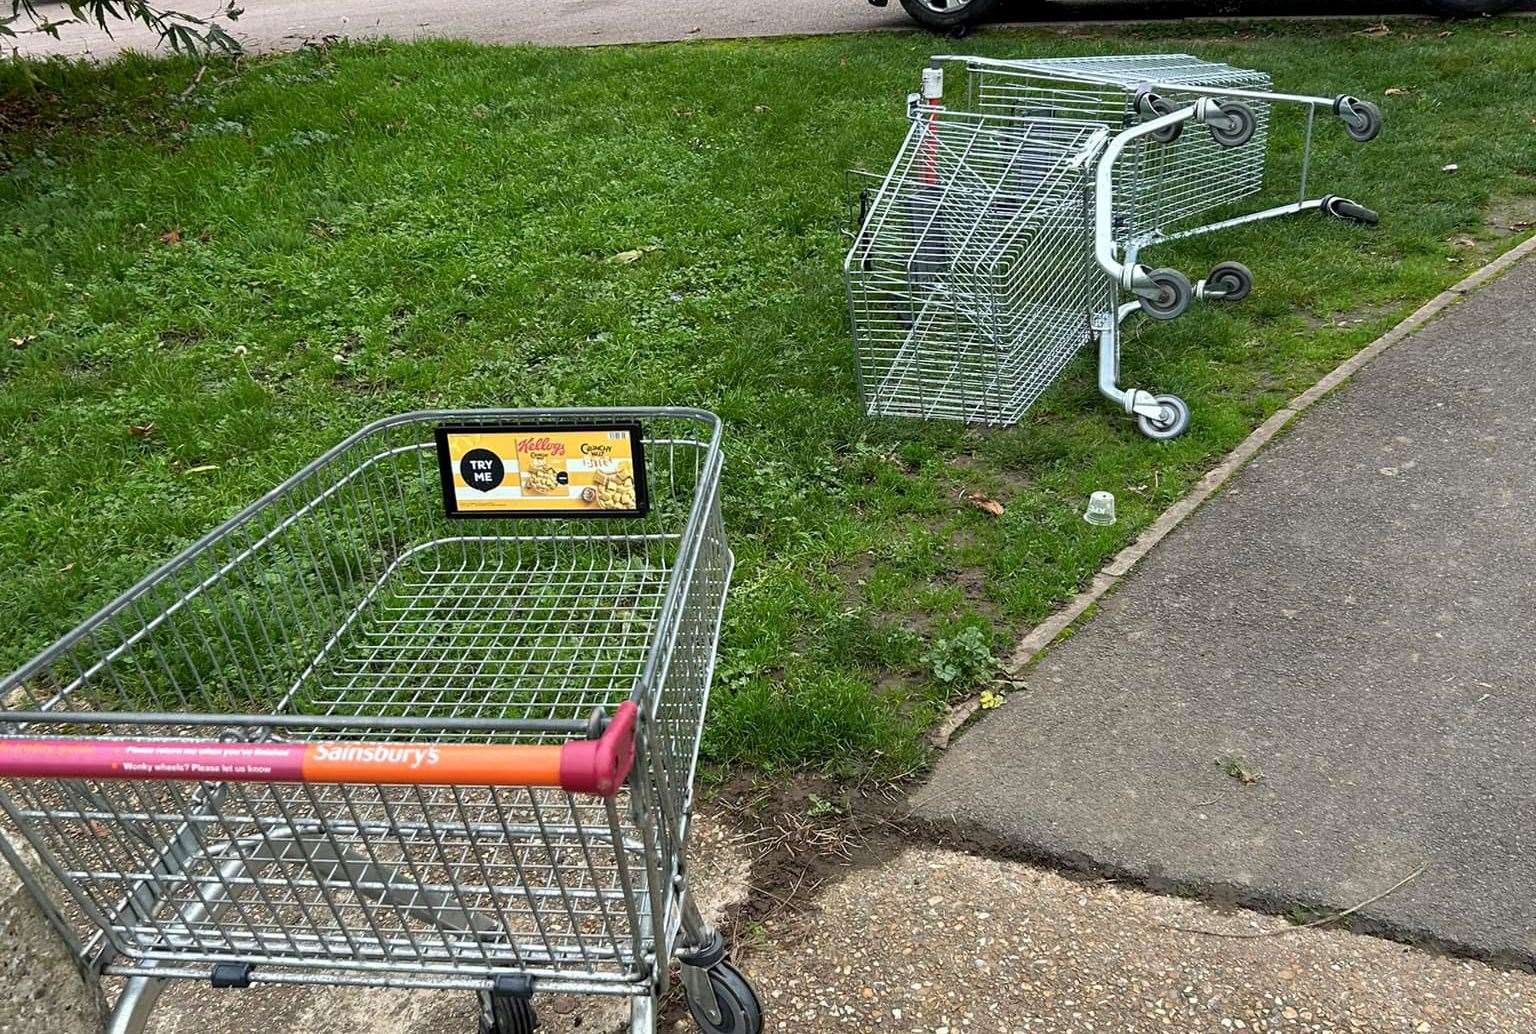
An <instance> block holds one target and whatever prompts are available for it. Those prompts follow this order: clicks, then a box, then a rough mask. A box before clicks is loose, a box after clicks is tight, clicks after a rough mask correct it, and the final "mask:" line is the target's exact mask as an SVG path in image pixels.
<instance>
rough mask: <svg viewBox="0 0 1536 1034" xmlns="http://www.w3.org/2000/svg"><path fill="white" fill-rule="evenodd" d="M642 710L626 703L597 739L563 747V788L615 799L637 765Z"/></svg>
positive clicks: (561, 755) (561, 766) (629, 701)
mask: <svg viewBox="0 0 1536 1034" xmlns="http://www.w3.org/2000/svg"><path fill="white" fill-rule="evenodd" d="M638 713H639V708H637V707H635V702H634V701H633V700H626V701H624V702H623V703H622V704H620V705H619V709H618V710H617V711H615V712H614V715H613V720H612V721H611V722H609V723H608V728H606V729H604V730H603V734H602V736H600V737H598V738H597V739H595V740H581V741H577V742H572V743H567V744H565V745H564V746H562V747H561V748H560V786H561V788H563V789H566V790H570V791H571V792H572V793H595V794H597V795H598V796H600V797H612V796H613V795H614V794H616V793H618V791H619V787H621V786H623V785H624V780H626V779H628V778H629V770H630V769H631V768H633V767H634V764H635V719H636V716H637V714H638Z"/></svg>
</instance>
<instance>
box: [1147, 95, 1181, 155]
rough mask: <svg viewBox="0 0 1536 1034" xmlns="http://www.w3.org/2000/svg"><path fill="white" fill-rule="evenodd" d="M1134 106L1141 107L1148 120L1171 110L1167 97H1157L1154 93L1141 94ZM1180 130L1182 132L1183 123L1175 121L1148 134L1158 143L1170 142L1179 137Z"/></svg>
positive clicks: (1171, 106) (1171, 105)
mask: <svg viewBox="0 0 1536 1034" xmlns="http://www.w3.org/2000/svg"><path fill="white" fill-rule="evenodd" d="M1136 106H1137V107H1138V108H1139V109H1141V113H1142V114H1143V115H1145V116H1146V118H1147V121H1148V122H1150V121H1152V120H1153V119H1155V118H1160V117H1161V116H1163V115H1166V114H1168V113H1169V112H1171V111H1173V104H1172V103H1170V102H1169V101H1168V99H1167V98H1165V97H1159V96H1158V95H1157V94H1155V93H1148V94H1143V95H1142V96H1141V97H1140V98H1139V99H1138V100H1137V103H1136ZM1182 132H1184V123H1182V122H1175V123H1174V124H1173V125H1171V126H1165V127H1163V128H1162V129H1159V130H1158V131H1157V132H1155V133H1150V134H1148V135H1149V136H1150V138H1151V139H1153V140H1155V141H1157V142H1158V143H1160V144H1171V143H1173V142H1174V141H1175V140H1177V139H1178V138H1179V134H1180V133H1182Z"/></svg>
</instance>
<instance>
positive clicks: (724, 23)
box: [17, 0, 1536, 57]
mask: <svg viewBox="0 0 1536 1034" xmlns="http://www.w3.org/2000/svg"><path fill="white" fill-rule="evenodd" d="M42 6H43V9H44V10H48V9H49V7H48V5H47V3H46V0H44V4H43V5H42ZM56 6H57V5H55V7H56ZM170 6H174V7H177V8H180V9H184V10H187V11H189V12H191V13H193V14H198V13H205V9H206V7H207V6H212V0H205V2H203V3H199V2H186V0H183V2H181V3H178V4H173V5H170ZM246 6H247V10H246V12H245V14H244V15H242V16H241V18H240V20H239V21H238V22H237V23H235V24H233V25H231V26H229V28H230V30H231V32H233V33H234V34H235V35H236V36H237V37H239V38H240V39H241V40H242V41H243V42H244V43H245V45H246V46H247V47H249V48H250V49H252V50H256V51H261V50H280V49H284V48H288V47H295V46H299V45H301V44H302V43H304V42H305V41H306V40H312V39H320V38H324V37H327V36H342V37H353V38H361V37H370V36H392V37H395V38H397V39H412V38H418V37H423V36H448V37H454V38H461V39H471V40H479V41H482V42H488V43H543V44H554V45H561V46H582V45H593V44H607V43H648V42H664V41H670V40H686V39H709V38H730V37H738V36H782V35H802V34H820V33H833V32H859V31H869V30H881V29H911V28H912V24H913V23H912V22H911V21H910V19H908V18H907V16H906V13H905V12H904V11H903V10H902V9H901V6H900V3H899V0H891V3H890V6H888V7H884V8H879V7H871V6H870V5H869V4H868V3H867V2H866V0H667V2H664V3H657V2H655V0H544V2H542V3H538V4H532V5H530V4H525V3H509V2H507V0H331V2H326V3H321V2H317V0H250V3H248V4H247V5H246ZM1214 6H1217V5H1216V4H1215V3H1214V0H1195V2H1190V0H1170V2H1166V3H1146V2H1123V0H1077V2H1071V3H1047V2H1040V0H1014V2H1013V3H1012V4H1011V5H1009V6H1007V7H1005V9H1004V10H1003V11H1002V12H1000V17H1001V18H1002V19H1005V20H1007V19H1027V20H1029V21H1031V22H1040V23H1045V24H1061V23H1070V22H1076V21H1111V22H1115V21H1143V20H1148V19H1167V18H1181V17H1199V16H1201V15H1202V14H1203V13H1205V12H1208V11H1210V10H1211V9H1212V8H1213V7H1214ZM1341 6H1344V7H1347V8H1348V9H1349V10H1351V11H1352V12H1353V13H1355V14H1357V15H1371V16H1375V15H1387V16H1390V15H1401V14H1418V13H1420V12H1421V11H1422V8H1421V6H1420V5H1419V4H1417V3H1415V2H1413V0H1376V2H1371V3H1362V4H1351V5H1340V4H1338V3H1337V2H1333V0H1250V2H1246V3H1240V2H1228V3H1222V4H1220V5H1219V9H1220V10H1221V11H1222V12H1223V14H1227V13H1230V14H1232V15H1234V16H1242V17H1316V16H1331V15H1336V14H1337V13H1338V12H1339V11H1340V9H1341ZM1524 6H1525V7H1527V8H1530V7H1532V6H1536V0H1528V2H1527V3H1526V4H1525V5H1524ZM61 35H62V37H63V38H62V39H59V40H54V39H51V38H49V37H47V36H44V35H40V34H34V35H31V36H27V37H24V38H22V39H21V40H20V41H19V42H18V43H17V49H18V50H19V51H20V52H21V53H23V54H27V55H32V56H42V55H45V54H68V55H91V56H94V57H108V56H110V55H112V54H114V53H116V52H117V51H119V50H122V49H125V48H132V49H136V50H153V49H155V47H156V44H157V39H156V37H155V36H154V34H152V33H150V32H149V31H148V30H146V29H143V28H140V27H136V26H126V27H123V28H121V29H119V30H118V31H117V32H116V34H115V37H111V36H108V35H107V34H105V33H103V32H101V31H100V30H97V29H93V28H90V27H86V26H69V27H66V28H64V29H63V30H61Z"/></svg>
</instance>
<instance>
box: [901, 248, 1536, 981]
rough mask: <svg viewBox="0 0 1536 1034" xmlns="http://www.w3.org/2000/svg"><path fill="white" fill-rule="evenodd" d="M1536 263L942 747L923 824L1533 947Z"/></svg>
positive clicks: (1365, 380)
mask: <svg viewBox="0 0 1536 1034" xmlns="http://www.w3.org/2000/svg"><path fill="white" fill-rule="evenodd" d="M1533 382H1536V260H1533V259H1526V260H1524V261H1523V262H1521V263H1520V264H1519V265H1517V266H1516V267H1515V268H1514V269H1513V270H1512V271H1510V272H1509V273H1507V274H1505V275H1504V276H1503V277H1502V278H1501V279H1499V280H1496V281H1494V282H1493V283H1492V284H1491V285H1489V286H1486V287H1484V288H1483V289H1482V290H1480V291H1479V292H1477V293H1476V294H1474V295H1472V296H1471V297H1470V298H1468V299H1467V300H1466V301H1464V302H1463V303H1461V304H1459V305H1457V306H1454V307H1453V308H1452V309H1450V310H1449V311H1448V312H1447V313H1445V314H1444V315H1443V316H1441V317H1440V318H1439V319H1438V320H1435V321H1434V322H1431V323H1430V324H1429V325H1427V326H1425V327H1423V328H1422V329H1420V330H1419V331H1418V332H1417V333H1415V334H1414V335H1412V336H1411V337H1409V338H1408V339H1407V340H1405V341H1403V342H1401V343H1399V344H1397V345H1396V346H1395V347H1393V348H1392V349H1390V350H1388V351H1387V352H1385V353H1384V354H1383V355H1382V356H1381V357H1379V358H1378V359H1376V360H1375V361H1374V362H1373V363H1372V364H1370V365H1369V366H1367V367H1365V369H1364V370H1362V371H1361V372H1360V373H1358V374H1356V375H1355V377H1354V379H1353V380H1351V381H1350V382H1349V383H1347V384H1346V385H1345V386H1344V387H1343V388H1341V389H1340V390H1339V391H1338V392H1337V393H1336V394H1335V395H1333V396H1331V397H1329V398H1327V399H1325V400H1323V401H1322V402H1320V403H1318V404H1317V405H1316V406H1314V407H1313V408H1312V409H1310V410H1309V411H1308V412H1307V413H1306V414H1305V415H1304V416H1302V417H1300V418H1299V419H1298V420H1297V421H1296V422H1295V423H1294V424H1293V425H1292V426H1291V430H1290V431H1289V432H1288V433H1287V434H1285V435H1284V436H1282V438H1281V439H1280V440H1278V441H1277V442H1275V443H1274V444H1272V445H1271V446H1270V447H1269V448H1268V449H1267V450H1266V451H1264V452H1263V453H1261V454H1260V455H1259V456H1258V457H1257V458H1256V459H1255V460H1254V461H1253V462H1252V463H1251V464H1250V465H1249V466H1248V467H1247V468H1246V469H1244V470H1243V471H1242V472H1241V473H1240V474H1238V475H1237V476H1236V477H1235V478H1234V479H1233V480H1232V481H1231V482H1230V483H1229V485H1228V487H1227V489H1226V490H1225V491H1223V492H1222V493H1221V494H1219V495H1218V496H1217V497H1216V498H1215V499H1213V500H1212V501H1211V502H1209V503H1207V504H1206V505H1205V506H1204V507H1203V508H1202V509H1201V510H1199V511H1198V512H1197V513H1196V514H1195V515H1194V516H1193V517H1191V518H1190V519H1189V520H1188V521H1186V522H1185V523H1184V524H1183V525H1182V526H1181V527H1180V528H1179V529H1178V530H1177V531H1175V532H1174V533H1173V534H1172V535H1171V536H1170V537H1169V538H1168V539H1167V540H1166V541H1164V542H1163V543H1162V544H1161V545H1160V546H1159V547H1158V548H1157V549H1155V550H1154V551H1153V552H1152V554H1151V555H1150V556H1148V557H1147V559H1145V560H1144V561H1143V562H1142V563H1141V565H1140V566H1139V567H1138V568H1137V569H1136V570H1135V571H1133V572H1132V573H1131V575H1130V576H1128V577H1127V578H1125V579H1124V580H1123V581H1122V582H1121V584H1120V586H1119V588H1118V589H1117V591H1115V592H1114V593H1112V594H1111V595H1110V596H1109V597H1107V598H1106V599H1105V600H1104V601H1103V603H1102V606H1101V609H1100V612H1099V613H1098V614H1097V615H1096V616H1094V617H1093V618H1092V619H1091V620H1089V621H1088V622H1086V623H1085V624H1084V625H1083V626H1082V627H1081V628H1080V629H1078V630H1077V632H1076V634H1075V635H1073V636H1072V637H1071V638H1070V639H1068V640H1067V641H1065V642H1064V643H1062V644H1060V645H1058V646H1056V647H1055V648H1053V649H1052V650H1050V652H1049V653H1047V654H1046V655H1045V657H1044V659H1043V660H1042V661H1040V663H1039V664H1038V665H1037V666H1036V667H1035V668H1034V669H1033V670H1032V671H1030V672H1029V673H1027V675H1026V678H1025V681H1026V685H1027V689H1026V690H1024V691H1021V692H1016V693H1014V694H1012V695H1011V696H1010V699H1009V702H1008V704H1007V706H1006V707H1004V708H1003V709H1002V710H1000V711H998V712H996V713H993V714H991V715H988V716H987V717H986V718H985V719H984V720H983V721H981V722H980V723H979V724H978V725H977V726H976V727H975V728H974V729H973V730H971V731H970V732H969V733H967V734H966V735H964V736H963V737H962V738H960V739H959V740H958V741H957V743H956V744H955V747H954V749H952V750H951V752H950V753H949V754H948V756H946V757H945V758H944V760H943V761H942V763H941V764H940V765H939V766H938V768H937V771H936V773H935V775H934V777H933V779H932V781H931V783H930V784H929V785H928V786H927V787H925V788H924V789H923V790H922V791H921V792H920V793H919V795H918V799H919V814H920V815H921V816H922V817H924V818H927V819H932V820H937V821H942V822H950V823H955V824H957V825H958V826H960V827H961V828H963V829H964V830H966V831H968V832H970V833H971V834H973V835H975V836H976V837H978V838H979V839H981V840H982V841H983V842H985V843H988V844H993V845H996V846H999V847H1001V848H1002V849H1004V850H1006V851H1009V852H1012V853H1016V854H1020V855H1024V856H1028V857H1041V858H1050V859H1053V860H1057V861H1063V862H1066V863H1068V864H1070V865H1074V866H1077V867H1081V868H1085V869H1089V870H1097V871H1102V872H1107V873H1112V874H1116V875H1122V876H1126V877H1130V878H1133V879H1135V880H1137V881H1140V882H1143V883H1145V884H1147V885H1149V886H1152V887H1155V888H1175V889H1179V890H1182V891H1188V892H1194V893H1197V894H1200V895H1204V896H1207V897H1214V898H1217V899H1222V900H1233V901H1238V902H1244V903H1251V904H1258V905H1261V906H1263V907H1266V908H1270V909H1286V908H1290V907H1292V906H1298V907H1301V908H1303V909H1339V908H1345V907H1349V906H1352V905H1355V904H1357V903H1360V902H1362V901H1364V900H1365V899H1367V898H1369V897H1372V896H1373V895H1375V894H1377V893H1378V892H1380V891H1382V890H1385V889H1387V888H1388V887H1390V886H1392V885H1393V884H1394V883H1396V882H1397V881H1399V880H1401V879H1403V878H1404V877H1405V876H1408V875H1410V874H1412V873H1414V872H1415V871H1417V870H1418V869H1420V868H1421V867H1423V872H1422V873H1421V874H1420V875H1418V876H1417V877H1416V878H1414V879H1413V880H1412V881H1411V882H1410V883H1408V884H1407V885H1406V886H1404V887H1402V888H1401V889H1399V890H1397V891H1395V892H1394V893H1392V894H1390V895H1388V896H1386V897H1385V898H1383V899H1381V900H1379V901H1376V902H1374V903H1372V904H1369V905H1366V906H1365V907H1364V908H1362V909H1361V910H1360V912H1359V913H1358V915H1357V916H1356V917H1355V918H1356V919H1358V920H1359V921H1360V925H1361V926H1362V927H1363V928H1364V929H1369V930H1376V931H1380V932H1384V933H1389V934H1392V935H1394V936H1398V937H1401V938H1405V939H1409V940H1417V941H1421V942H1426V943H1430V944H1435V945H1439V946H1442V947H1450V948H1453V949H1455V950H1457V951H1460V952H1465V953H1469V954H1472V955H1475V956H1479V957H1487V958H1493V959H1498V960H1505V961H1513V962H1517V963H1525V964H1532V963H1536V896H1533V895H1532V893H1531V888H1532V887H1536V793H1533V792H1532V789H1531V782H1530V759H1531V757H1532V756H1533V755H1532V748H1533V746H1536V675H1533V674H1532V673H1533V672H1536V406H1533V405H1532V402H1531V389H1532V385H1533Z"/></svg>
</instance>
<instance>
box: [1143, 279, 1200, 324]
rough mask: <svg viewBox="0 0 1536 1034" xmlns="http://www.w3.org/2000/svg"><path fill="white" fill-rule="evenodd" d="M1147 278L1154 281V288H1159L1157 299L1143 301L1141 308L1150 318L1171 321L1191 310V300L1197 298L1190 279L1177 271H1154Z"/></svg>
mask: <svg viewBox="0 0 1536 1034" xmlns="http://www.w3.org/2000/svg"><path fill="white" fill-rule="evenodd" d="M1147 276H1149V277H1150V278H1151V279H1152V286H1154V287H1156V288H1157V297H1155V298H1147V297H1142V299H1141V307H1142V309H1143V310H1144V311H1145V312H1146V314H1147V315H1148V316H1151V317H1152V318H1153V319H1159V320H1171V319H1173V318H1174V317H1176V316H1179V315H1181V314H1183V312H1184V310H1185V309H1187V308H1189V302H1190V299H1191V298H1193V297H1194V296H1195V289H1194V288H1193V287H1191V286H1190V285H1189V277H1187V276H1185V275H1184V274H1183V273H1180V272H1179V271H1178V270H1177V269H1154V270H1152V271H1151V272H1149V273H1148V274H1147Z"/></svg>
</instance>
